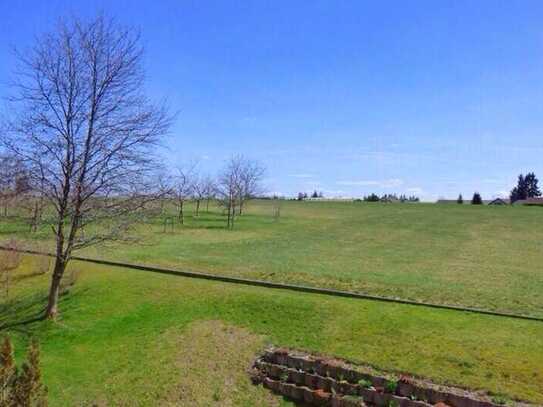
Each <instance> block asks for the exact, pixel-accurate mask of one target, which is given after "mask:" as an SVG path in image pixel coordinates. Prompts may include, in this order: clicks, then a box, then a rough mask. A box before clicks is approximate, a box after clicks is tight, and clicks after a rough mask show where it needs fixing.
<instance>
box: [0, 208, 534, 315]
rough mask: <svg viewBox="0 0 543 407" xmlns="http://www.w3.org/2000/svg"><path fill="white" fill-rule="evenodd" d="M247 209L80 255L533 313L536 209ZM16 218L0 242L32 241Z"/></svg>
mask: <svg viewBox="0 0 543 407" xmlns="http://www.w3.org/2000/svg"><path fill="white" fill-rule="evenodd" d="M272 211H273V209H272V203H271V202H269V201H257V202H252V203H251V204H250V206H249V207H248V212H247V213H246V214H245V215H243V216H242V217H241V218H239V221H238V222H237V224H236V229H235V230H233V231H228V230H225V229H224V218H223V217H222V216H221V215H220V213H219V212H218V211H217V210H216V209H215V210H213V211H212V212H211V213H209V214H208V213H205V212H204V213H202V214H201V216H200V217H198V218H196V217H193V216H192V215H191V206H190V205H188V211H187V212H188V216H187V219H186V225H185V226H179V227H176V229H175V231H174V232H173V233H172V232H168V233H164V231H163V220H162V219H160V218H158V219H155V220H154V221H153V222H152V223H149V224H145V225H140V227H139V228H138V231H137V233H136V236H137V237H139V240H140V243H139V244H134V243H129V244H116V245H110V246H107V247H104V246H101V247H94V248H92V249H89V250H87V251H86V252H85V253H83V254H87V255H91V256H97V257H103V258H108V259H113V260H119V261H127V262H138V263H147V264H154V265H162V266H171V267H175V268H179V269H190V270H193V271H201V272H211V273H217V274H225V275H233V276H241V277H248V278H257V279H263V280H271V281H279V282H289V283H300V284H307V285H312V286H320V287H331V288H339V289H345V290H352V291H359V292H364V293H369V294H377V295H386V296H394V297H399V298H404V299H411V300H420V301H428V302H433V303H441V304H451V305H463V306H470V307H479V308H485V309H491V310H499V311H506V312H514V313H522V314H529V315H534V316H539V317H541V316H543V296H541V293H542V292H543V267H542V266H541V265H542V264H543V228H542V227H540V225H541V224H543V210H542V209H541V208H533V207H532V208H529V207H498V206H494V207H492V206H471V205H434V204H415V205H413V204H403V205H401V204H391V205H383V204H367V203H338V202H336V203H334V202H293V201H285V202H283V203H282V207H281V218H280V220H279V222H274V220H273V217H272ZM25 230H26V226H24V225H22V224H21V223H20V222H17V221H11V222H3V223H0V233H1V235H0V236H4V237H8V236H12V235H14V234H17V235H19V236H24V237H25V238H27V239H34V240H40V239H47V238H49V237H50V229H49V227H44V228H43V230H42V231H41V232H40V233H39V234H37V235H34V236H28V235H27V234H26V233H25Z"/></svg>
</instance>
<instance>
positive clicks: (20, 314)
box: [0, 293, 47, 332]
mask: <svg viewBox="0 0 543 407" xmlns="http://www.w3.org/2000/svg"><path fill="white" fill-rule="evenodd" d="M46 300H47V296H46V295H45V294H44V293H33V294H28V295H24V296H20V297H17V298H14V299H10V300H8V301H5V302H2V303H1V304H0V332H1V331H4V330H8V329H9V330H20V331H22V332H27V329H25V327H26V326H28V325H29V324H32V323H33V322H37V321H40V320H42V319H43V315H44V311H45V307H44V305H45V303H46Z"/></svg>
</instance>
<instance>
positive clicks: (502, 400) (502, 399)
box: [492, 394, 509, 405]
mask: <svg viewBox="0 0 543 407" xmlns="http://www.w3.org/2000/svg"><path fill="white" fill-rule="evenodd" d="M508 401H509V399H508V398H507V397H506V396H504V395H503V394H494V395H493V396H492V402H493V403H494V404H500V405H506V404H507V403H508Z"/></svg>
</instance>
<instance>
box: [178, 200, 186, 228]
mask: <svg viewBox="0 0 543 407" xmlns="http://www.w3.org/2000/svg"><path fill="white" fill-rule="evenodd" d="M183 203H184V202H183V201H181V202H180V203H179V215H178V220H179V223H181V224H182V225H184V224H185V215H184V214H183Z"/></svg>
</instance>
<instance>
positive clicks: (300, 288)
mask: <svg viewBox="0 0 543 407" xmlns="http://www.w3.org/2000/svg"><path fill="white" fill-rule="evenodd" d="M0 250H4V251H17V252H19V253H25V254H32V255H37V256H49V257H55V255H54V254H52V253H45V252H39V251H35V250H27V249H13V248H9V247H5V246H0ZM71 259H72V260H77V261H83V262H87V263H95V264H101V265H106V266H113V267H122V268H128V269H135V270H142V271H150V272H153V273H160V274H168V275H173V276H179V277H189V278H197V279H203V280H212V281H221V282H225V283H232V284H242V285H249V286H255V287H265V288H275V289H281V290H289V291H296V292H304V293H310V294H320V295H328V296H333V297H344V298H355V299H360V300H370V301H380V302H388V303H396V304H404V305H413V306H419V307H426V308H434V309H444V310H450V311H461V312H469V313H474V314H482V315H490V316H495V317H505V318H514V319H523V320H528V321H538V322H543V318H540V317H535V316H531V315H523V314H513V313H508V312H499V311H490V310H485V309H480V308H471V307H461V306H455V305H445V304H434V303H430V302H423V301H411V300H404V299H401V298H394V297H385V296H379V295H371V294H363V293H357V292H352V291H344V290H335V289H331V288H318V287H309V286H304V285H297V284H285V283H274V282H271V281H264V280H253V279H248V278H241V277H228V276H221V275H217V274H208V273H200V272H196V271H183V270H174V269H168V268H163V267H156V266H146V265H143V264H133V263H123V262H117V261H111V260H102V259H94V258H91V257H81V256H72V257H71Z"/></svg>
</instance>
